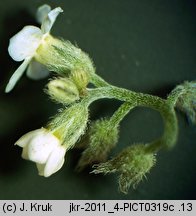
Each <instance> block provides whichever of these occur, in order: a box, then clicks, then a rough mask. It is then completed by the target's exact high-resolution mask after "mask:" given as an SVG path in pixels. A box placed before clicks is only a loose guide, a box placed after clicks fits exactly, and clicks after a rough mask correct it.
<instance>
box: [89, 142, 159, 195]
mask: <svg viewBox="0 0 196 216" xmlns="http://www.w3.org/2000/svg"><path fill="white" fill-rule="evenodd" d="M155 161H156V159H155V156H154V154H152V153H149V152H147V151H146V150H145V145H143V144H138V145H132V146H130V147H128V148H126V149H125V150H123V151H122V152H121V153H119V154H118V155H117V156H116V157H114V158H113V159H111V160H109V161H107V162H105V163H101V164H98V165H94V168H95V169H94V170H93V171H92V173H95V174H98V173H103V174H108V173H115V172H118V173H120V176H119V189H120V191H121V192H123V193H127V192H128V189H129V187H130V186H131V185H132V186H133V188H135V186H136V185H137V184H138V183H139V182H140V181H141V180H142V179H143V177H145V175H146V173H148V172H149V171H150V169H151V168H152V167H153V165H154V164H155Z"/></svg>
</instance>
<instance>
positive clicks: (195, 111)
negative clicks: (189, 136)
mask: <svg viewBox="0 0 196 216" xmlns="http://www.w3.org/2000/svg"><path fill="white" fill-rule="evenodd" d="M168 98H169V100H174V101H175V106H176V107H177V108H179V109H180V110H181V111H182V112H184V113H186V115H187V117H188V120H189V121H190V122H192V123H193V124H196V81H192V82H184V83H183V84H181V85H178V86H177V87H176V88H175V89H174V90H173V91H172V92H171V94H170V95H169V97H168Z"/></svg>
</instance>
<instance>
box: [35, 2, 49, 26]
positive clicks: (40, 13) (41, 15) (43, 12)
mask: <svg viewBox="0 0 196 216" xmlns="http://www.w3.org/2000/svg"><path fill="white" fill-rule="evenodd" d="M50 11H51V7H50V6H49V5H47V4H44V5H42V6H40V7H39V8H38V9H37V14H36V18H37V21H38V22H39V24H42V22H43V20H44V19H45V18H46V16H47V15H48V13H49V12H50Z"/></svg>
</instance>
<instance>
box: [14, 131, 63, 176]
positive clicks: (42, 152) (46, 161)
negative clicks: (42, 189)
mask: <svg viewBox="0 0 196 216" xmlns="http://www.w3.org/2000/svg"><path fill="white" fill-rule="evenodd" d="M15 144H16V145H18V146H20V147H22V148H23V151H22V158H24V159H26V160H31V161H33V162H35V163H36V165H37V168H38V172H39V175H41V176H45V177H48V176H50V175H52V174H53V173H55V172H57V171H58V170H59V169H60V168H61V167H62V166H63V163H64V156H65V153H66V148H65V147H64V146H62V145H61V142H60V140H59V139H58V138H57V137H56V136H55V135H53V134H52V133H51V132H50V131H49V130H47V129H45V128H41V129H37V130H34V131H31V132H29V133H27V134H25V135H24V136H22V137H21V138H20V139H19V140H18V141H17V142H16V143H15Z"/></svg>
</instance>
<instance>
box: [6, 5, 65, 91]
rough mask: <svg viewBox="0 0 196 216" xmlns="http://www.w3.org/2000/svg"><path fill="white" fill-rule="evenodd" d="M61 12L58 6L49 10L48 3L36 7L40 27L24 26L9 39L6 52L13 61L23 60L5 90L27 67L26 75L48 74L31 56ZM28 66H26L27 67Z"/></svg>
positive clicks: (31, 76)
mask: <svg viewBox="0 0 196 216" xmlns="http://www.w3.org/2000/svg"><path fill="white" fill-rule="evenodd" d="M61 12H63V10H62V9H61V8H60V7H57V8H55V9H53V10H51V8H50V6H49V5H43V6H41V7H39V8H38V11H37V20H38V21H39V22H40V23H41V29H40V28H38V27H36V26H25V27H24V28H23V29H22V30H21V31H20V32H18V33H17V34H16V35H14V36H13V37H12V38H11V39H10V43H9V47H8V52H9V54H10V56H11V57H12V58H13V59H14V60H15V61H23V60H24V61H23V63H22V64H21V65H20V66H19V68H18V69H17V70H16V71H15V73H14V74H13V75H12V77H11V78H10V80H9V83H8V84H7V86H6V89H5V92H6V93H7V92H10V91H11V90H12V89H13V88H14V86H15V84H16V82H17V81H18V80H19V79H20V77H21V76H22V74H23V73H24V71H25V70H26V69H27V76H28V77H30V78H32V79H35V80H37V79H41V78H44V77H46V76H47V75H48V71H47V70H46V68H45V67H44V66H43V65H41V64H40V63H38V62H36V61H35V60H34V59H33V57H34V56H35V54H36V50H37V49H38V47H39V46H40V45H41V44H42V43H44V39H45V38H46V37H47V36H48V35H49V32H50V30H51V28H52V26H53V24H54V22H55V20H56V18H57V16H58V15H59V13H61ZM27 67H28V68H27Z"/></svg>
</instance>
